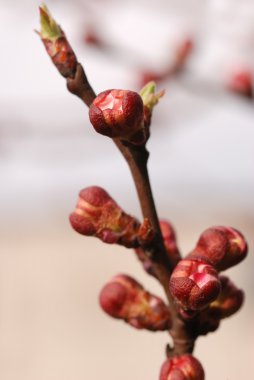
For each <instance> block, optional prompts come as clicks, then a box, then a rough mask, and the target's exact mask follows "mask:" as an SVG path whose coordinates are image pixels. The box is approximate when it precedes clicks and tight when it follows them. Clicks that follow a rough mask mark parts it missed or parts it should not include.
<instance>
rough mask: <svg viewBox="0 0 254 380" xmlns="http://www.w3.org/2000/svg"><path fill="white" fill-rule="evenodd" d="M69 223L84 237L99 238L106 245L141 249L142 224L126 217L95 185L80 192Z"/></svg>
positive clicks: (103, 191)
mask: <svg viewBox="0 0 254 380" xmlns="http://www.w3.org/2000/svg"><path fill="white" fill-rule="evenodd" d="M70 222H71V225H72V227H73V228H74V230H76V231H77V232H79V233H80V234H82V235H87V236H96V237H98V238H99V239H101V240H102V241H104V242H105V243H109V244H113V243H116V244H120V245H124V246H125V247H128V248H134V247H137V246H138V232H139V227H140V224H139V222H138V221H137V219H135V218H134V217H132V216H130V215H128V214H126V213H125V212H124V211H123V210H122V209H121V208H120V207H119V206H118V205H117V203H116V202H115V201H114V200H113V199H112V198H111V197H110V195H109V194H108V193H107V192H106V191H105V190H103V189H102V188H100V187H97V186H92V187H88V188H86V189H83V190H81V191H80V193H79V200H78V203H77V206H76V209H75V210H74V212H73V213H72V214H71V215H70Z"/></svg>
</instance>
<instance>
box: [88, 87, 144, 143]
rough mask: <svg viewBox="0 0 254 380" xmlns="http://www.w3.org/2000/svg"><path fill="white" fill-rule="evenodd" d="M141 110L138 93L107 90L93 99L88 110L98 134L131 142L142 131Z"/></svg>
mask: <svg viewBox="0 0 254 380" xmlns="http://www.w3.org/2000/svg"><path fill="white" fill-rule="evenodd" d="M143 108H144V107H143V101H142V98H141V97H140V95H139V94H138V93H136V92H133V91H128V90H107V91H103V92H101V93H100V94H99V95H98V96H97V97H96V98H95V99H94V101H93V103H92V105H91V107H90V109H89V118H90V121H91V123H92V125H93V127H94V129H95V130H96V131H97V132H98V133H100V134H102V135H105V136H109V137H112V138H115V137H118V138H121V139H123V140H127V141H130V142H131V141H132V139H134V140H135V138H136V135H139V133H140V132H142V130H143V116H144V109H143Z"/></svg>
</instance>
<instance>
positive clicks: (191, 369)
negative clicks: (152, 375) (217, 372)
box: [160, 355, 205, 380]
mask: <svg viewBox="0 0 254 380" xmlns="http://www.w3.org/2000/svg"><path fill="white" fill-rule="evenodd" d="M204 379H205V373H204V370H203V368H202V365H201V364H200V362H199V361H198V360H197V359H196V358H194V356H192V355H181V356H175V357H173V358H168V359H167V360H166V361H165V362H164V364H163V365H162V367H161V372H160V380H204Z"/></svg>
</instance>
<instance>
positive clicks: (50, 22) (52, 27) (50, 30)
mask: <svg viewBox="0 0 254 380" xmlns="http://www.w3.org/2000/svg"><path fill="white" fill-rule="evenodd" d="M39 10H40V24H41V30H40V36H41V38H43V39H49V40H51V41H54V40H56V39H57V38H59V37H61V36H62V35H63V33H62V30H61V28H60V26H59V25H58V24H57V23H56V21H55V20H54V19H53V17H52V16H51V14H50V12H49V10H48V7H47V6H46V5H45V4H42V5H41V6H40V7H39Z"/></svg>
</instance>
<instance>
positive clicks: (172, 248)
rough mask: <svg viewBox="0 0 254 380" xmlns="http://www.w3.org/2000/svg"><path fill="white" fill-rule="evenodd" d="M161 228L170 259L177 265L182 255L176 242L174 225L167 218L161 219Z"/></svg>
mask: <svg viewBox="0 0 254 380" xmlns="http://www.w3.org/2000/svg"><path fill="white" fill-rule="evenodd" d="M160 228H161V233H162V237H163V240H164V245H165V248H166V251H167V254H168V257H169V260H170V262H171V263H172V264H173V266H175V265H176V264H177V263H178V262H179V261H180V260H181V255H180V252H179V250H178V248H177V244H176V234H175V231H174V229H173V226H172V225H171V224H170V223H169V222H167V221H166V220H160Z"/></svg>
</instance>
